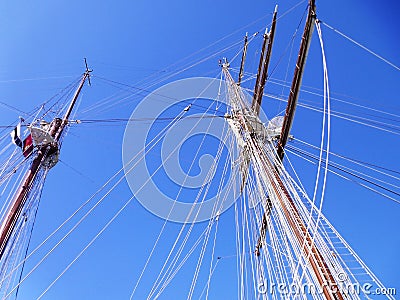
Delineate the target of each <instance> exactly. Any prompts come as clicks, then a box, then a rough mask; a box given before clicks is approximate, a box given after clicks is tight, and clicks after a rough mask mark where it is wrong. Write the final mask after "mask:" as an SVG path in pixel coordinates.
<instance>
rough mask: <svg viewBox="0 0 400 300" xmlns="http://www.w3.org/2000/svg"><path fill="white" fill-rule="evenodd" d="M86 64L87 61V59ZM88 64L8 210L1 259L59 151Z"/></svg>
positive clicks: (0, 235) (1, 232)
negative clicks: (46, 165)
mask: <svg viewBox="0 0 400 300" xmlns="http://www.w3.org/2000/svg"><path fill="white" fill-rule="evenodd" d="M85 64H86V59H85ZM91 71H92V70H89V69H88V67H87V64H86V71H85V73H84V74H83V75H82V79H81V81H80V83H79V86H78V88H77V89H76V91H75V94H74V96H73V97H72V99H71V103H70V105H69V107H68V109H67V111H66V113H65V115H64V118H63V119H60V118H55V119H54V120H53V121H52V122H51V127H50V131H49V132H50V135H51V136H52V137H53V138H54V142H53V143H50V144H45V145H41V146H39V149H38V152H37V154H36V157H35V158H34V159H33V162H32V165H31V167H30V168H29V170H28V171H27V172H26V174H25V177H24V179H23V181H22V183H21V185H20V187H19V188H18V190H17V193H16V194H15V196H14V198H13V201H12V204H11V206H10V209H9V210H8V212H7V214H6V216H5V218H4V221H3V222H2V224H1V227H0V259H2V258H3V254H4V253H5V249H6V246H7V244H8V242H9V240H10V237H11V236H12V233H13V231H14V228H15V225H16V223H17V220H18V218H19V216H20V215H21V212H22V210H23V208H24V205H25V203H26V200H27V199H28V196H29V192H30V191H31V189H32V187H33V183H34V181H35V179H36V177H37V174H38V173H39V171H40V169H41V167H42V163H43V162H44V161H45V160H46V159H47V158H48V156H49V155H51V154H52V153H55V151H59V148H58V142H59V140H60V138H61V135H62V133H63V130H64V128H65V126H66V125H67V124H68V118H69V116H70V115H71V112H72V110H73V108H74V105H75V103H76V100H77V99H78V96H79V93H80V91H81V90H82V87H83V84H84V83H85V81H86V79H89V76H90V72H91Z"/></svg>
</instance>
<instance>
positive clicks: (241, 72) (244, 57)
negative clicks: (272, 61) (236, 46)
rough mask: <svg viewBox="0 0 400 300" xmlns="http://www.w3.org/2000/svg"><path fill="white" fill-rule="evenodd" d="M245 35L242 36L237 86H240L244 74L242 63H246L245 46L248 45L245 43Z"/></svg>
mask: <svg viewBox="0 0 400 300" xmlns="http://www.w3.org/2000/svg"><path fill="white" fill-rule="evenodd" d="M247 39H248V38H247V33H246V35H245V36H244V45H243V53H242V60H241V63H240V71H239V77H238V82H237V85H238V86H240V84H241V83H242V78H243V73H244V62H245V61H246V54H247V45H248V44H249V43H248V41H247Z"/></svg>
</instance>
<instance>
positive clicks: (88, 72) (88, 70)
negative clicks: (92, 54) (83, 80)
mask: <svg viewBox="0 0 400 300" xmlns="http://www.w3.org/2000/svg"><path fill="white" fill-rule="evenodd" d="M84 60H85V67H86V70H85V75H86V76H87V79H88V83H89V85H92V84H91V82H90V73H91V72H93V70H92V69H89V67H88V63H87V60H86V57H85V58H84Z"/></svg>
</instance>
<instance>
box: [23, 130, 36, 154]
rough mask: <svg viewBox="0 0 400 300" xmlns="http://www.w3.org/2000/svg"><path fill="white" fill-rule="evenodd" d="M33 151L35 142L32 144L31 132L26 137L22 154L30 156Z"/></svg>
mask: <svg viewBox="0 0 400 300" xmlns="http://www.w3.org/2000/svg"><path fill="white" fill-rule="evenodd" d="M32 151H33V144H32V135H31V134H29V135H28V136H27V137H26V139H24V142H23V147H22V154H23V155H24V156H25V157H28V156H29V155H30V154H31V153H32Z"/></svg>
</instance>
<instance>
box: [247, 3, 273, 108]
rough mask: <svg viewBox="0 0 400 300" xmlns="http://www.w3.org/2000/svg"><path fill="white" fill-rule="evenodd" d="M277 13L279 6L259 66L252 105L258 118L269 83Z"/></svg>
mask: <svg viewBox="0 0 400 300" xmlns="http://www.w3.org/2000/svg"><path fill="white" fill-rule="evenodd" d="M277 13H278V5H276V6H275V10H274V14H273V16H272V24H271V30H270V31H269V32H267V29H266V30H265V34H264V41H263V46H262V50H261V56H260V63H259V66H258V73H257V79H256V84H255V87H254V95H253V102H252V104H251V107H252V109H253V111H254V112H255V114H256V115H257V116H258V115H259V113H260V107H261V101H262V96H263V93H264V87H265V82H266V81H267V76H268V66H269V61H270V59H271V53H272V45H273V42H274V36H275V28H276V16H277ZM267 42H268V45H267V51H266V52H265V46H266V44H267ZM264 54H265V55H264Z"/></svg>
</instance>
